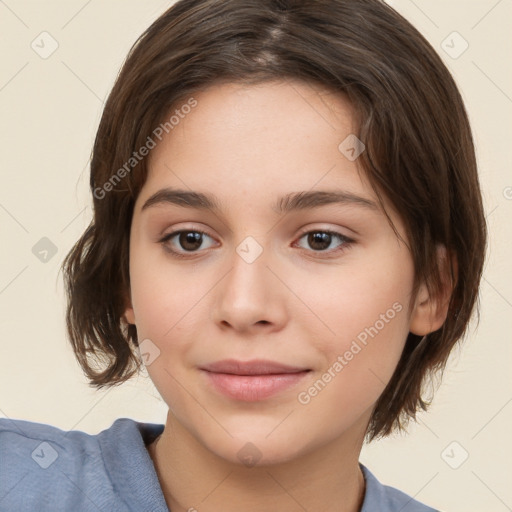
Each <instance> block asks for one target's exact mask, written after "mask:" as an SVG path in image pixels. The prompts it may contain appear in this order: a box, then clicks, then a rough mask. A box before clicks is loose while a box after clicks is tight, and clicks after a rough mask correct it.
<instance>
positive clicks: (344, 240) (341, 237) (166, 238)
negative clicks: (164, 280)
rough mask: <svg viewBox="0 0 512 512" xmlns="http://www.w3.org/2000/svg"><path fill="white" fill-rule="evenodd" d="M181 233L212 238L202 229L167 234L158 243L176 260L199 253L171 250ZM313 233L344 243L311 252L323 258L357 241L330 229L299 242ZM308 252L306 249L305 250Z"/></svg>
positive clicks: (314, 231)
mask: <svg viewBox="0 0 512 512" xmlns="http://www.w3.org/2000/svg"><path fill="white" fill-rule="evenodd" d="M180 233H199V234H201V235H206V236H207V237H209V238H212V237H211V236H210V235H209V234H208V233H206V232H205V231H202V230H200V229H180V230H178V231H173V232H172V233H168V234H166V235H165V236H164V237H163V238H161V239H160V240H159V241H158V242H159V243H160V244H162V246H163V247H164V249H165V251H167V252H168V253H170V254H171V255H172V256H173V257H175V258H183V259H184V258H191V257H194V255H196V254H198V252H197V251H196V252H190V251H189V252H188V253H182V252H179V251H175V250H174V249H171V248H169V246H168V245H167V244H168V242H169V240H171V239H172V238H174V237H175V236H176V235H179V234H180ZM311 233H323V234H328V235H332V236H334V237H335V238H337V239H338V240H339V241H341V242H342V244H341V246H340V247H338V248H337V249H334V250H330V251H329V250H324V251H314V250H313V251H311V252H313V253H315V254H318V255H324V254H329V256H321V257H333V256H332V255H333V253H334V254H335V255H336V254H341V253H343V252H344V251H346V250H348V249H349V248H350V247H351V246H352V245H353V244H354V243H355V241H354V240H353V239H351V238H348V237H347V236H345V235H342V234H341V233H338V232H337V231H331V230H329V229H313V230H310V231H304V232H303V233H301V234H300V235H299V237H298V240H301V239H302V238H304V236H306V235H309V234H311ZM304 250H306V249H304Z"/></svg>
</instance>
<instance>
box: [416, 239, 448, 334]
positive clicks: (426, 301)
mask: <svg viewBox="0 0 512 512" xmlns="http://www.w3.org/2000/svg"><path fill="white" fill-rule="evenodd" d="M437 256H438V261H439V268H440V269H441V280H442V283H441V287H440V293H439V294H438V296H433V295H431V294H430V293H429V291H428V288H427V286H426V284H425V283H422V284H421V285H420V288H419V290H418V293H417V295H416V300H415V304H414V307H413V310H412V313H411V319H410V325H409V330H410V332H412V333H413V334H416V335H418V336H425V335H427V334H429V333H431V332H434V331H437V330H438V329H439V328H440V327H441V326H442V325H443V324H444V322H445V320H446V317H447V315H448V307H449V304H450V299H451V295H452V292H453V288H454V286H455V282H456V279H457V276H456V275H452V268H453V272H454V273H455V274H456V273H457V262H456V260H455V258H454V257H452V258H451V260H452V261H451V264H452V265H451V267H450V260H449V257H448V251H447V250H446V248H445V247H444V246H443V245H439V246H438V247H437Z"/></svg>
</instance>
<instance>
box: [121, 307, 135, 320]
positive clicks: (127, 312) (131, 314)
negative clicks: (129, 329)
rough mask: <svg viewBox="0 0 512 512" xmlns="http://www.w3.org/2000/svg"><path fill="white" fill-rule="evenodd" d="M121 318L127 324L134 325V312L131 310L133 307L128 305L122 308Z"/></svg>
mask: <svg viewBox="0 0 512 512" xmlns="http://www.w3.org/2000/svg"><path fill="white" fill-rule="evenodd" d="M123 320H124V321H125V322H126V323H127V324H133V325H135V313H134V311H133V307H131V306H129V307H127V308H126V309H125V310H124V315H123Z"/></svg>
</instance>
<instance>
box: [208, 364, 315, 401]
mask: <svg viewBox="0 0 512 512" xmlns="http://www.w3.org/2000/svg"><path fill="white" fill-rule="evenodd" d="M201 370H202V372H203V373H204V375H205V377H206V379H207V382H208V384H209V385H211V386H212V387H213V388H214V389H215V391H217V392H219V393H221V394H223V395H224V396H227V397H228V398H231V399H234V400H240V401H245V402H255V401H260V400H265V399H267V398H270V397H271V396H274V395H276V394H278V393H280V392H283V391H285V390H287V389H289V388H290V387H292V386H295V385H297V384H298V383H299V382H300V381H301V380H302V379H303V378H304V377H305V376H306V375H307V374H308V373H309V372H310V371H311V369H310V368H304V367H298V366H290V365H285V364H282V363H278V362H275V361H268V360H261V359H259V360H252V361H237V360H234V359H229V360H223V361H217V362H215V363H211V364H208V365H206V366H203V367H202V368H201Z"/></svg>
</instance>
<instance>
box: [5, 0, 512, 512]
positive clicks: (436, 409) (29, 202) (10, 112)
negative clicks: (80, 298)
mask: <svg viewBox="0 0 512 512" xmlns="http://www.w3.org/2000/svg"><path fill="white" fill-rule="evenodd" d="M170 3H172V2H169V1H162V0H151V1H144V2H143V1H135V0H130V1H127V0H123V1H121V0H108V1H105V0H103V1H100V0H89V1H85V0H66V1H64V0H60V1H48V0H47V1H45V2H41V1H39V0H38V1H28V0H5V1H3V0H0V33H1V34H2V43H1V48H2V50H1V51H2V54H1V55H2V58H1V60H2V65H1V69H0V115H1V119H2V123H1V128H0V129H1V132H0V145H1V151H0V172H1V182H2V186H1V188H0V225H1V230H0V233H1V239H2V241H1V252H0V311H1V317H0V318H1V323H0V338H1V343H0V415H3V416H7V417H11V418H21V419H26V420H31V421H38V422H44V423H49V424H52V425H56V426H58V427H60V428H62V429H65V430H70V429H79V430H83V431H86V432H89V433H97V432H99V431H100V430H102V429H104V428H107V427H109V426H110V425H111V424H112V422H113V421H114V420H115V419H116V418H118V417H131V418H134V419H137V420H142V421H149V422H157V423H162V422H164V420H165V413H166V407H165V404H164V403H163V402H162V400H161V399H160V397H159V395H158V393H157V391H156V389H155V388H154V387H153V385H152V383H151V381H150V380H149V379H148V378H147V374H145V375H146V376H145V375H142V376H140V377H139V378H138V379H133V380H132V381H130V382H128V383H126V384H124V385H123V386H121V387H119V388H114V389H110V390H109V391H102V392H100V391H94V390H93V389H91V388H89V387H88V385H87V383H86V381H85V378H84V376H83V375H82V373H81V371H80V369H79V367H78V365H77V363H76V362H75V359H74V356H73V353H72V351H71V348H70V346H68V342H67V341H66V337H65V331H64V300H63V290H62V281H61V275H60V274H59V266H60V264H61V262H62V260H63V258H64V256H65V254H66V253H67V252H68V250H69V249H70V248H71V246H72V244H73V243H74V242H75V241H76V240H77V239H78V237H79V236H80V234H81V233H82V231H83V230H84V229H85V227H86V225H87V224H88V222H89V219H90V216H91V208H90V204H91V201H90V198H89V192H88V179H89V175H88V173H89V168H88V164H89V156H90V151H91V148H92V143H93V138H94V136H95V130H96V128H97V125H98V122H99V118H100V114H101V108H102V102H103V101H104V100H105V99H106V95H107V94H108V92H109V90H110V88H111V86H112V85H113V82H114V79H115V76H116V74H117V71H118V69H119V67H120V65H121V64H122V62H123V59H124V57H125V55H126V53H127V52H128V50H129V48H130V46H131V44H132V43H133V42H134V41H135V39H136V37H137V36H138V35H139V34H140V33H142V31H143V30H144V29H145V28H146V27H147V26H149V24H150V23H151V22H152V21H153V20H154V19H155V18H156V17H157V16H158V15H159V14H161V13H162V12H163V11H164V10H165V9H166V8H167V7H168V6H169V5H170ZM391 3H392V5H393V6H394V7H395V8H396V9H397V10H398V11H399V12H401V13H402V14H403V15H404V16H405V17H406V18H408V19H409V20H410V21H411V22H412V23H413V24H414V25H415V26H416V27H417V28H418V29H419V30H420V31H421V32H422V33H423V34H424V35H425V36H426V37H427V38H428V39H429V41H430V42H431V44H432V45H433V46H434V47H435V48H436V49H437V50H438V52H439V53H440V55H441V56H442V58H443V59H444V61H445V62H446V64H447V66H448V67H449V69H450V70H451V71H452V73H453V74H454V76H455V79H456V81H457V83H458V84H459V86H460V88H461V91H462V94H463V96H464V98H465V101H466V103H467V108H468V110H469V114H470V117H471V120H472V123H473V127H474V134H475V139H476V144H477V151H478V159H479V164H480V173H481V180H482V186H483V193H484V200H485V207H486V211H487V219H488V222H489V228H490V232H491V239H490V247H489V257H488V261H487V265H486V269H485V278H484V281H483V283H482V289H481V304H482V314H481V321H480V325H479V327H478V330H476V323H475V325H474V327H473V329H472V331H471V334H470V336H469V337H468V338H467V340H466V341H465V343H464V344H463V345H462V350H457V351H456V352H455V353H454V354H453V357H452V358H451V359H450V361H449V364H448V367H447V370H446V372H445V376H444V380H443V384H442V385H441V387H440V389H439V391H438V392H437V395H436V397H435V400H434V403H433V406H432V408H431V410H430V411H429V412H428V413H427V414H422V415H420V421H419V423H418V424H416V425H415V424H412V425H411V427H410V434H409V435H408V436H402V437H401V436H395V437H394V438H391V439H387V440H384V441H380V442H377V443H374V444H373V445H371V446H369V447H365V448H364V449H363V454H362V457H361V460H362V462H363V463H365V464H366V465H367V466H368V467H369V468H370V469H371V470H372V471H373V472H374V473H375V474H376V476H377V477H378V478H379V479H380V480H381V481H382V482H384V483H387V484H389V485H393V486H395V487H398V488H400V489H402V490H403V491H405V492H407V493H408V494H410V495H412V496H415V497H416V498H417V499H419V500H420V501H423V502H425V503H428V504H430V505H431V506H435V507H437V508H439V509H440V510H443V511H449V512H463V511H464V512H477V511H478V512H482V511H485V512H502V511H506V510H511V508H512V486H511V485H510V474H511V469H512V439H511V435H510V433H511V432H512V428H511V427H512V404H511V401H512V384H511V379H510V367H511V364H510V363H511V352H512V344H511V334H512V327H511V322H510V318H511V316H512V272H511V271H510V269H511V264H510V261H511V257H512V248H511V243H510V225H509V220H510V219H511V218H512V188H511V187H512V173H511V167H510V165H511V155H512V152H511V146H512V137H511V135H512V133H511V132H512V130H511V126H512V124H511V121H512V86H511V85H512V84H511V78H512V66H511V64H510V62H511V61H510V55H511V54H512V52H511V42H512V39H511V35H510V33H511V30H510V27H509V23H510V22H509V21H508V22H507V20H510V19H512V2H511V1H510V0H500V1H498V0H473V1H462V0H451V1H447V0H442V1H441V0H435V1H434V0H415V1H413V0H394V1H392V2H391ZM43 31H46V32H48V33H49V34H50V35H51V36H46V35H44V36H39V35H40V34H41V32H43ZM454 31H456V32H458V33H459V34H460V36H458V35H453V34H452V33H453V32H454ZM41 37H45V38H46V39H45V45H44V48H46V51H48V49H51V44H52V39H54V40H55V41H56V42H57V43H58V48H57V49H56V51H55V52H54V53H53V54H52V55H50V56H49V57H47V58H45V59H44V58H42V57H41V56H40V55H39V54H38V53H36V51H34V50H33V49H32V47H31V43H32V41H35V43H34V46H35V45H37V44H38V45H39V51H40V52H42V51H43V49H42V48H41V47H42V43H41ZM447 38H448V39H447ZM462 38H463V39H462ZM464 40H465V41H467V43H468V45H469V46H468V48H467V50H466V51H465V52H464V53H462V54H461V55H460V56H457V58H454V57H455V56H456V53H459V52H460V51H461V50H462V49H463V48H464V46H463V45H464V44H465V43H464ZM443 41H445V43H443ZM53 44H55V43H53ZM450 47H451V48H450ZM36 48H37V46H36ZM443 48H446V50H447V51H448V52H449V53H451V56H450V55H449V54H448V53H446V51H445V50H444V49H443ZM42 237H47V238H49V239H50V240H51V241H52V243H53V244H54V245H55V246H56V248H57V253H56V254H55V255H54V256H52V257H51V258H50V257H49V259H48V261H47V262H42V261H40V260H39V259H38V258H37V257H36V255H34V254H33V252H32V248H33V247H34V245H35V244H36V243H37V242H38V241H39V240H40V239H41V238H42ZM454 441H455V442H456V444H451V443H452V442H454ZM466 452H467V454H468V455H469V457H468V458H467V460H466V461H465V462H463V463H462V464H461V461H462V459H463V458H464V456H465V454H466ZM459 464H461V465H460V467H458V468H457V469H454V468H453V467H451V466H457V465H459Z"/></svg>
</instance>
